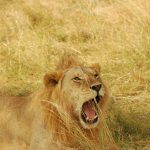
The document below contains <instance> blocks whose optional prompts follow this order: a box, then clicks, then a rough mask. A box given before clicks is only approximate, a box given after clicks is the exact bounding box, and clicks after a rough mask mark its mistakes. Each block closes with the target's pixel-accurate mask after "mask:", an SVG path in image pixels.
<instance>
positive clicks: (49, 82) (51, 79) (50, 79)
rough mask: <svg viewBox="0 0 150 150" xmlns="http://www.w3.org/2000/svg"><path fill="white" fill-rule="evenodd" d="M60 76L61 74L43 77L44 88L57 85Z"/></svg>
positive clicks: (49, 74)
mask: <svg viewBox="0 0 150 150" xmlns="http://www.w3.org/2000/svg"><path fill="white" fill-rule="evenodd" d="M61 75H62V73H58V72H53V73H47V74H45V76H44V85H45V87H47V88H49V87H54V86H55V85H56V84H57V83H58V81H59V79H60V77H61Z"/></svg>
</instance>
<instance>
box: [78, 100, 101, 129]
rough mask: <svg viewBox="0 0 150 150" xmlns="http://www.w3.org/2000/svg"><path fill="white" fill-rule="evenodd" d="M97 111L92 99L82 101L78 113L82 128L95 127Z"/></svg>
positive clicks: (95, 103) (97, 120)
mask: <svg viewBox="0 0 150 150" xmlns="http://www.w3.org/2000/svg"><path fill="white" fill-rule="evenodd" d="M99 118H100V116H99V113H98V106H97V102H96V100H94V99H91V100H88V101H86V102H84V103H83V105H82V108H81V113H80V122H81V125H82V126H83V128H86V129H91V128H95V127H96V126H97V125H98V123H99V120H100V119H99Z"/></svg>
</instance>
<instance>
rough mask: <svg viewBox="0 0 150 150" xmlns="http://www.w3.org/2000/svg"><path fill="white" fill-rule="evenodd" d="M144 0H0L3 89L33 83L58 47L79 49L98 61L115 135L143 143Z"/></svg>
mask: <svg viewBox="0 0 150 150" xmlns="http://www.w3.org/2000/svg"><path fill="white" fill-rule="evenodd" d="M149 8H150V2H149V0H145V1H142V0H136V1H133V0H101V1H98V0H95V1H94V0H93V1H92V0H78V1H77V0H66V1H64V0H55V1H49V0H31V1H30V0H26V1H24V0H16V1H15V0H5V1H3V0H0V83H1V84H0V94H1V95H26V94H28V93H31V92H33V91H35V90H36V89H38V88H39V87H41V84H42V78H43V75H44V74H45V72H47V71H49V70H52V69H53V68H54V66H55V64H56V63H57V61H58V59H59V56H60V55H61V54H62V51H63V50H68V51H80V52H82V55H83V58H84V59H85V60H86V61H87V62H88V63H89V64H91V63H92V62H93V61H97V62H99V63H100V64H101V66H102V77H103V79H104V80H105V82H106V83H107V84H108V86H109V89H110V91H111V95H112V97H113V99H114V104H113V105H112V106H111V107H112V108H110V111H111V115H109V116H110V118H109V119H108V124H109V126H110V129H111V130H112V133H113V135H114V138H115V139H116V142H117V143H118V144H120V146H121V147H122V149H130V148H131V147H132V148H133V149H137V147H142V148H143V147H144V146H147V145H148V144H149V142H147V141H150V123H149V122H150V117H149V114H150V88H149V87H150V36H149V35H150V9H149ZM112 116H113V117H112ZM141 141H144V142H141ZM143 143H144V144H143ZM142 148H141V149H142Z"/></svg>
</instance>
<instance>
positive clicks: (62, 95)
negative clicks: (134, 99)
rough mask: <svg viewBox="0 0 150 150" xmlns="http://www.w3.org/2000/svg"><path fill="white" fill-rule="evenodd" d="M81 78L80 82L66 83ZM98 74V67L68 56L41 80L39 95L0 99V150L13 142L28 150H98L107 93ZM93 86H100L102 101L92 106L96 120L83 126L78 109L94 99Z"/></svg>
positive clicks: (77, 80) (4, 149) (3, 149)
mask: <svg viewBox="0 0 150 150" xmlns="http://www.w3.org/2000/svg"><path fill="white" fill-rule="evenodd" d="M81 74H82V75H83V76H82V77H83V78H82V80H81V79H78V78H73V81H72V80H70V78H71V77H72V76H80V75H81ZM95 74H96V76H94V75H95ZM99 74H100V67H99V65H98V64H95V65H92V66H90V67H86V66H85V65H83V64H82V63H80V62H79V61H77V60H76V58H74V57H73V56H72V55H68V56H67V57H63V58H62V59H61V61H60V62H59V64H58V66H57V67H56V72H53V73H48V74H46V75H45V76H44V85H45V88H44V89H43V90H42V91H40V92H37V93H34V94H31V95H29V96H27V97H0V146H1V147H0V149H1V150H6V149H7V148H6V145H8V143H9V144H10V145H11V144H12V145H13V143H14V141H15V142H16V141H17V142H23V143H25V144H26V145H27V147H28V149H29V150H55V149H56V150H63V149H64V150H66V149H71V148H73V149H79V148H80V149H86V146H87V147H88V146H89V147H90V146H92V149H100V145H98V144H100V138H99V135H100V132H101V131H100V130H101V128H102V127H101V126H102V118H103V117H102V116H103V111H104V108H105V107H106V103H107V99H108V92H107V88H106V86H105V85H104V84H103V82H102V80H101V78H100V77H99ZM95 83H100V84H102V98H101V100H100V102H99V103H98V104H97V106H95V107H96V108H98V114H99V117H100V119H99V121H97V123H95V124H86V123H85V122H83V121H82V118H81V116H80V113H81V108H82V105H83V103H85V102H86V101H87V100H89V99H91V98H95V96H96V95H95V92H94V91H93V90H92V89H91V86H92V85H94V84H95ZM20 145H21V144H20ZM17 149H18V148H17ZM19 149H21V148H19Z"/></svg>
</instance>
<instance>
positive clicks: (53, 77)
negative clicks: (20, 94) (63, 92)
mask: <svg viewBox="0 0 150 150" xmlns="http://www.w3.org/2000/svg"><path fill="white" fill-rule="evenodd" d="M84 65H85V64H84V63H82V62H81V61H80V60H79V58H78V57H77V56H76V55H73V54H67V55H66V54H65V55H64V56H63V57H62V59H61V60H60V61H59V63H58V65H57V66H56V69H55V70H56V71H55V72H54V73H48V74H46V75H45V77H44V84H45V86H46V88H47V89H46V90H45V91H47V92H45V93H44V94H46V95H47V98H46V99H45V100H43V101H42V102H41V103H42V105H43V106H44V108H45V109H44V110H45V126H46V127H47V129H48V130H49V131H50V132H51V133H52V137H53V139H54V141H55V140H58V141H59V143H61V144H62V145H65V146H67V147H73V148H81V149H82V148H83V149H85V147H89V148H92V149H99V148H98V147H99V146H100V145H101V146H102V144H104V141H103V140H106V139H107V138H108V137H109V135H108V134H107V132H109V131H108V129H106V126H105V125H104V122H103V121H104V118H103V117H104V115H103V114H104V113H103V112H104V109H105V107H106V104H107V101H108V92H107V89H106V94H105V96H104V101H103V102H102V103H101V105H102V107H101V110H100V111H101V115H102V116H101V123H100V124H99V125H98V126H97V127H96V128H93V129H84V128H83V127H82V126H81V125H80V124H79V122H78V121H77V120H72V117H71V115H70V114H71V113H72V110H67V111H65V112H64V111H63V110H62V109H61V107H62V106H63V105H64V103H65V100H63V99H59V96H60V95H59V93H60V91H59V90H60V89H55V84H57V82H58V80H59V79H60V77H61V76H63V72H64V71H65V70H68V69H70V68H72V67H77V66H80V67H81V66H84ZM92 67H94V68H96V69H97V70H100V68H99V65H97V64H94V65H93V66H91V68H92ZM53 90H57V93H58V96H57V97H58V100H59V101H60V102H59V104H61V105H57V104H56V103H55V100H53V99H51V94H52V92H53ZM66 109H67V108H66ZM66 112H68V113H66ZM101 136H103V138H104V139H102V138H101ZM109 138H110V137H109ZM107 140H108V139H107ZM109 141H110V140H109ZM105 142H106V141H105ZM105 144H106V143H105ZM107 144H108V143H107Z"/></svg>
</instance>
